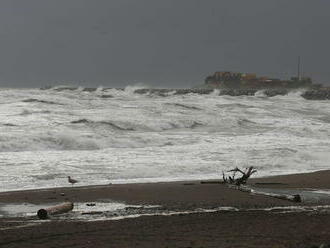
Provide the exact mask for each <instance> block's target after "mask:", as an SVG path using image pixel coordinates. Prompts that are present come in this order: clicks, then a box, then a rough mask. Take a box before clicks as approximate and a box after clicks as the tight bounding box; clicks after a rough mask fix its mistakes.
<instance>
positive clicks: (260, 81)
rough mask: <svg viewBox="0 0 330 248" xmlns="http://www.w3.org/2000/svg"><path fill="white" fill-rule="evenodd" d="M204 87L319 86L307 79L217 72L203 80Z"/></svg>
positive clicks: (263, 87) (265, 87)
mask: <svg viewBox="0 0 330 248" xmlns="http://www.w3.org/2000/svg"><path fill="white" fill-rule="evenodd" d="M205 85H206V86H207V87H210V88H249V89H269V88H318V87H321V85H317V84H313V82H312V79H311V78H309V77H302V78H300V77H299V76H298V77H292V78H291V79H289V80H281V79H277V78H269V77H258V76H257V75H256V74H255V73H239V72H230V71H219V72H215V73H214V74H213V75H211V76H208V77H207V78H206V79H205Z"/></svg>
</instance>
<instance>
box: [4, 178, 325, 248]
mask: <svg viewBox="0 0 330 248" xmlns="http://www.w3.org/2000/svg"><path fill="white" fill-rule="evenodd" d="M329 178H330V171H320V172H315V173H306V174H297V175H287V176H276V177H268V178H258V179H251V180H250V181H249V185H250V186H251V187H253V188H259V189H260V190H262V189H263V188H268V189H273V190H283V189H289V190H293V189H298V190H304V189H305V190H311V189H322V190H324V191H325V190H327V189H330V183H329ZM329 199H330V198H328V197H327V195H325V196H324V197H322V198H320V199H317V200H315V199H314V198H313V199H311V200H309V201H304V200H303V202H301V203H296V202H292V201H287V200H282V199H276V198H274V197H270V196H265V195H255V194H250V193H247V192H242V191H239V190H236V189H232V188H229V187H228V186H227V185H225V184H222V183H220V181H219V180H210V181H208V182H206V183H201V181H191V182H168V183H149V184H120V185H114V184H110V185H103V186H90V187H79V186H75V187H66V188H56V189H42V190H30V191H16V192H4V193H0V202H1V204H23V203H29V204H37V205H42V204H48V205H51V204H56V203H59V202H65V201H72V202H86V203H87V202H99V201H104V200H111V201H113V202H120V203H125V204H130V205H157V206H161V210H162V211H163V212H158V214H157V213H156V214H155V215H153V214H150V216H146V215H145V216H141V217H136V216H134V217H136V218H118V219H117V220H114V219H113V220H93V221H90V220H89V221H82V220H75V219H68V220H66V219H65V218H60V219H57V218H54V219H50V220H46V221H39V220H38V219H37V218H36V217H34V216H29V217H6V216H4V217H3V218H0V247H22V246H24V247H319V246H320V245H321V244H330V226H329V223H330V211H329V209H328V208H327V207H326V206H327V205H330V201H329ZM289 206H290V207H293V208H295V209H296V210H294V211H288V210H290V208H288V207H289ZM299 206H302V207H304V206H305V207H306V206H310V208H309V209H307V208H306V209H304V210H301V211H298V207H299ZM315 206H324V208H319V210H316V209H315V208H313V207H315ZM219 207H231V208H235V211H217V209H218V208H219ZM272 207H282V208H278V209H277V210H276V209H273V210H270V209H269V208H272ZM266 209H267V210H266ZM198 210H199V211H198ZM206 210H208V211H206ZM187 211H191V212H193V213H190V214H188V213H184V212H187ZM164 213H173V214H171V215H164Z"/></svg>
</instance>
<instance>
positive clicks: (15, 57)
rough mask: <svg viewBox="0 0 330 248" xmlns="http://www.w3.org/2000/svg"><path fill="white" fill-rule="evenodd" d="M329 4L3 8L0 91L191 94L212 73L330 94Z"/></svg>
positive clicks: (219, 1) (221, 1) (239, 1)
mask: <svg viewBox="0 0 330 248" xmlns="http://www.w3.org/2000/svg"><path fill="white" fill-rule="evenodd" d="M329 23H330V1H327V0H313V1H311V0H289V1H288V0H248V1H247V0H28V1H27V0H0V87H41V86H46V85H58V84H75V85H82V86H91V87H93V86H104V87H125V86H127V85H135V84H143V85H147V86H150V87H171V88H183V87H191V86H194V85H198V84H201V83H203V80H204V78H205V77H206V76H208V75H210V74H213V73H214V72H215V71H236V72H251V73H252V72H254V73H257V74H258V75H260V76H271V77H277V78H283V79H284V78H289V77H291V76H295V75H296V74H297V60H298V56H301V60H302V71H303V75H304V76H309V77H312V78H313V79H314V81H315V82H318V83H323V84H328V85H330V70H329V58H330V49H329V44H330V32H329V27H328V26H329Z"/></svg>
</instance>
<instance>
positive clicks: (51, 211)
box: [37, 202, 73, 220]
mask: <svg viewBox="0 0 330 248" xmlns="http://www.w3.org/2000/svg"><path fill="white" fill-rule="evenodd" d="M72 209H73V203H72V202H65V203H63V204H61V205H57V206H53V207H49V208H46V209H43V208H42V209H39V210H38V212H37V215H38V217H39V219H42V220H45V219H48V217H49V216H50V215H56V214H63V213H67V212H69V211H71V210H72Z"/></svg>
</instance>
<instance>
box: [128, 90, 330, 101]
mask: <svg viewBox="0 0 330 248" xmlns="http://www.w3.org/2000/svg"><path fill="white" fill-rule="evenodd" d="M294 91H297V89H295V90H293V89H286V88H279V89H264V90H260V89H211V88H207V89H202V88H201V89H137V90H135V91H134V92H135V93H137V94H150V95H158V96H168V95H185V94H201V95H205V94H211V93H212V94H217V95H219V96H222V95H228V96H254V95H256V93H257V92H260V93H261V94H263V95H264V96H268V97H273V96H278V95H281V96H284V95H287V94H289V93H290V92H294ZM302 91H303V93H302V94H301V96H302V97H304V98H305V99H307V100H329V99H330V88H321V89H309V90H305V89H304V90H302Z"/></svg>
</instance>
